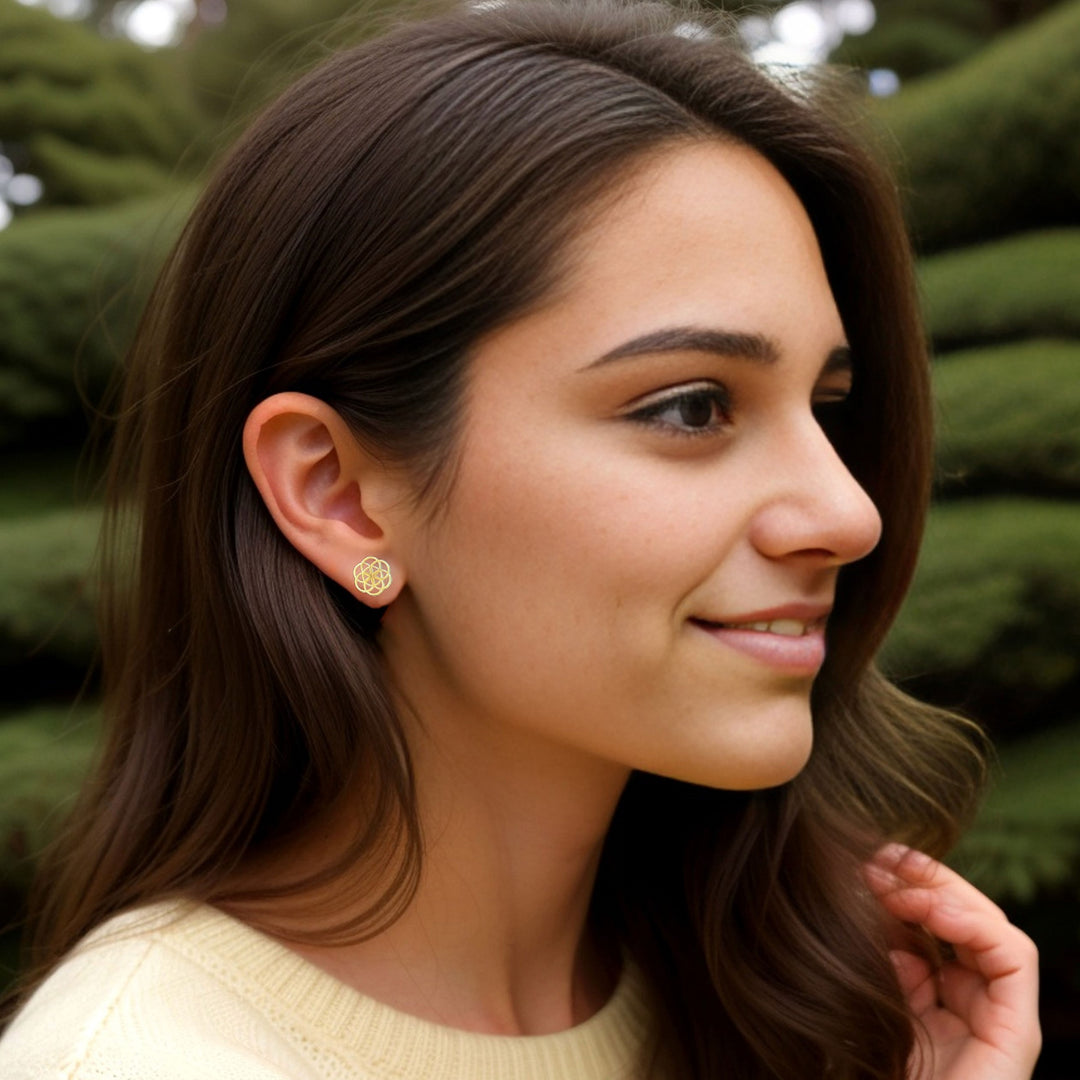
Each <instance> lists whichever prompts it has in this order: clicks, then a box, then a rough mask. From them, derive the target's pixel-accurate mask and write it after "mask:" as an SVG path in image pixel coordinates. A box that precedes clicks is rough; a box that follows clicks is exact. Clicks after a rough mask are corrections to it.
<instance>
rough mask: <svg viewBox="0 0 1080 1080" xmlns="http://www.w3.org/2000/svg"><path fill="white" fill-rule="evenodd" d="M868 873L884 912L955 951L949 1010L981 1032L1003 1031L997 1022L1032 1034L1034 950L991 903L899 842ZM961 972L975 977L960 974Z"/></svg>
mask: <svg viewBox="0 0 1080 1080" xmlns="http://www.w3.org/2000/svg"><path fill="white" fill-rule="evenodd" d="M866 871H867V872H866V881H867V885H868V887H869V888H870V889H871V891H873V892H874V894H875V895H876V896H877V898H878V900H879V902H880V903H881V904H882V906H883V907H884V908H885V909H886V910H887V911H889V912H890V913H891V914H892V915H893V916H895V917H896V918H898V919H901V920H903V921H905V922H914V923H918V924H920V925H922V926H923V927H925V928H926V929H927V930H928V931H929V932H930V933H932V934H933V935H934V936H936V937H938V938H940V939H941V940H943V941H946V942H949V943H950V944H952V945H954V946H955V947H956V953H957V962H956V964H953V965H949V968H950V969H955V973H950V974H949V976H948V979H949V983H948V986H949V993H950V995H951V997H952V1002H953V1004H954V1005H955V1007H956V1008H955V1009H953V1008H952V1006H950V1011H955V1012H956V1015H959V1016H963V1017H965V1018H966V1019H967V1020H968V1021H969V1022H970V1023H972V1025H973V1026H977V1027H978V1028H980V1029H981V1030H982V1031H984V1032H989V1031H990V1029H991V1028H993V1029H996V1030H997V1031H999V1032H1000V1031H1002V1030H1003V1029H1002V1026H1001V1025H1002V1024H1004V1025H1005V1027H1007V1028H1009V1029H1011V1030H1014V1031H1021V1030H1036V1029H1037V1026H1038V1021H1037V999H1038V989H1037V986H1038V962H1037V953H1036V950H1035V947H1034V945H1033V944H1032V942H1031V940H1030V939H1029V938H1028V937H1027V936H1026V935H1025V934H1023V933H1022V932H1021V931H1020V930H1018V929H1017V928H1016V927H1014V926H1013V925H1012V924H1011V923H1010V922H1009V921H1008V919H1007V918H1006V917H1005V915H1004V913H1003V912H1002V911H1001V909H1000V908H998V907H997V905H996V904H994V903H992V902H991V901H990V900H989V899H988V898H987V897H985V896H984V895H983V894H982V893H980V892H979V891H978V889H976V888H975V887H974V886H973V885H971V884H970V883H969V882H966V881H964V879H963V878H961V877H960V876H959V875H958V874H956V873H955V872H954V871H952V870H950V869H949V868H948V867H946V866H944V865H942V864H941V863H939V862H937V860H935V859H931V858H930V857H929V856H927V855H924V854H922V853H921V852H913V851H911V849H907V848H903V847H900V846H898V845H890V846H889V847H887V848H884V849H882V851H881V852H879V854H878V856H876V857H875V858H874V859H873V860H872V861H871V862H870V863H869V864H867V867H866ZM965 971H966V972H968V973H970V974H972V975H973V976H974V978H966V977H965V976H964V975H962V974H959V972H965Z"/></svg>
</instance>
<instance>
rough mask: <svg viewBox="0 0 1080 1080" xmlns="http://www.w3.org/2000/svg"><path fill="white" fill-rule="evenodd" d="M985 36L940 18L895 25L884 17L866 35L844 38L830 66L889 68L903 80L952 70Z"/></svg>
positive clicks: (980, 43)
mask: <svg viewBox="0 0 1080 1080" xmlns="http://www.w3.org/2000/svg"><path fill="white" fill-rule="evenodd" d="M986 36H987V35H983V34H979V33H974V32H972V31H971V30H967V29H964V28H961V27H956V26H951V25H949V24H948V23H943V22H942V21H940V20H939V19H936V18H934V17H928V16H921V17H920V16H916V17H913V18H908V19H905V20H904V21H901V22H897V21H893V20H886V18H885V17H884V16H883V17H882V19H881V20H879V22H878V23H877V25H875V26H874V28H873V30H871V31H870V32H869V33H868V34H866V35H865V36H862V37H849V38H845V39H844V42H843V44H842V45H841V46H840V47H839V48H838V49H837V50H836V51H835V52H834V53H833V54H832V55H831V56H830V57H829V60H830V61H831V62H832V63H839V64H849V65H853V66H855V67H860V68H865V69H870V68H889V69H891V70H892V71H895V72H896V74H897V75H899V76H900V78H901V79H902V80H907V79H914V78H918V77H919V76H920V75H926V74H929V73H930V72H932V71H939V70H940V69H941V68H947V67H952V66H953V65H954V64H959V63H961V62H962V61H964V60H967V59H968V58H969V57H971V56H974V55H975V53H977V52H978V51H979V50H980V49H981V48H982V47H983V46H984V45H985V44H986Z"/></svg>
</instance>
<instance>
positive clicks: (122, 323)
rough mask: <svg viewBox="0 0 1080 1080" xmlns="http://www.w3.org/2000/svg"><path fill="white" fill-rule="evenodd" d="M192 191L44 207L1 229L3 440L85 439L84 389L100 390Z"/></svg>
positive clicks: (94, 394) (94, 397)
mask: <svg viewBox="0 0 1080 1080" xmlns="http://www.w3.org/2000/svg"><path fill="white" fill-rule="evenodd" d="M189 201H190V195H189V193H188V192H187V190H186V189H185V190H184V191H183V192H178V193H175V194H172V195H170V196H168V197H166V198H162V199H156V200H151V201H147V202H136V203H127V204H125V205H124V206H120V207H111V208H107V209H71V210H51V211H43V212H41V213H38V214H34V215H29V216H27V217H26V218H24V219H21V220H18V221H16V222H15V223H14V224H13V225H11V226H10V227H9V228H7V229H6V230H4V231H3V232H0V448H2V447H4V446H5V445H8V446H10V445H12V444H15V443H20V442H21V443H23V444H26V443H30V442H34V441H35V440H36V439H37V437H38V435H40V433H41V432H43V431H44V432H47V433H48V436H49V438H50V439H52V438H57V437H58V438H61V439H62V438H67V439H68V441H69V442H72V443H74V444H76V445H77V444H78V443H79V442H80V441H81V440H82V438H83V437H84V436H85V432H86V424H85V409H84V406H83V402H82V398H83V397H85V398H88V399H89V401H90V402H92V403H96V402H98V401H99V400H100V397H101V394H102V391H103V389H104V387H105V386H106V385H107V383H108V381H109V379H110V377H111V375H112V373H113V371H114V369H115V367H116V364H117V362H118V360H119V357H120V356H121V355H122V354H123V351H124V347H125V345H126V343H127V341H128V338H129V336H130V332H131V329H132V327H133V325H134V323H135V320H136V317H137V313H138V310H139V308H140V306H141V305H142V303H143V302H144V301H145V297H146V294H147V292H148V290H149V287H150V286H151V285H152V283H153V277H154V274H155V272H156V270H157V266H158V264H159V262H160V260H161V258H162V257H163V255H164V251H165V249H166V246H167V245H168V244H170V243H171V242H172V240H173V238H174V237H175V235H176V232H177V230H178V228H179V224H180V220H181V218H182V215H183V213H184V211H185V210H186V209H187V207H188V205H189Z"/></svg>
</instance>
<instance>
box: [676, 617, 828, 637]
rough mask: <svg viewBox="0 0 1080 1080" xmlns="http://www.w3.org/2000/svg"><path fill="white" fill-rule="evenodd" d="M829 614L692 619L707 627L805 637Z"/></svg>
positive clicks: (821, 624) (821, 625) (820, 624)
mask: <svg viewBox="0 0 1080 1080" xmlns="http://www.w3.org/2000/svg"><path fill="white" fill-rule="evenodd" d="M826 618H827V616H825V615H820V616H818V618H816V619H771V620H769V621H768V622H711V621H710V620H708V619H692V620H691V622H695V623H697V624H698V625H699V626H702V627H705V628H706V629H720V630H753V631H756V632H757V633H760V634H779V635H780V637H805V636H806V635H807V634H813V633H816V632H817V631H818V630H821V629H822V628H823V627H824V626H825V620H826Z"/></svg>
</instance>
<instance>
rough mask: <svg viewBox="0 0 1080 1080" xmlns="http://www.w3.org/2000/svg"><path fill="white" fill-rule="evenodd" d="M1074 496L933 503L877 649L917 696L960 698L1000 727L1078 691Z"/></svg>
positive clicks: (1079, 599) (1077, 511) (1079, 574)
mask: <svg viewBox="0 0 1080 1080" xmlns="http://www.w3.org/2000/svg"><path fill="white" fill-rule="evenodd" d="M1077 610H1080V504H1077V503H1069V502H1054V501H1050V500H1040V499H1020V498H1002V499H970V500H961V501H958V502H953V503H945V504H942V505H939V506H936V507H935V508H934V510H933V512H932V514H931V517H930V523H929V526H928V529H927V535H926V542H925V545H924V548H923V554H922V558H921V560H920V563H919V568H918V571H917V573H916V576H915V582H914V584H913V586H912V590H911V594H910V595H909V597H908V600H907V602H906V603H905V605H904V608H903V610H902V611H901V613H900V617H899V619H898V620H897V624H896V626H895V627H894V629H893V632H892V634H891V635H890V637H889V639H888V641H887V642H886V645H885V648H884V650H883V653H882V662H883V665H884V667H885V669H886V671H888V672H889V673H890V674H891V675H893V676H894V677H897V678H901V679H905V680H910V681H911V685H912V688H913V689H914V690H915V691H916V692H917V693H918V694H919V695H920V696H927V697H930V698H932V699H936V700H938V701H943V702H945V703H947V704H955V703H956V700H957V697H959V698H960V699H962V700H963V701H964V703H965V704H966V705H967V707H969V708H971V709H972V710H973V711H974V712H975V713H976V715H977V716H979V718H980V719H983V720H985V721H987V722H988V723H989V724H990V725H991V726H993V727H995V728H996V729H997V730H998V731H999V732H1000V731H1003V730H1006V729H1007V728H1009V727H1010V726H1011V727H1013V728H1016V727H1020V726H1029V725H1030V723H1031V715H1029V714H1032V715H1037V716H1039V717H1041V719H1043V720H1045V718H1046V715H1047V714H1053V713H1054V711H1055V710H1057V709H1059V708H1060V707H1061V702H1062V701H1063V700H1067V699H1068V695H1069V694H1070V693H1071V692H1075V690H1076V689H1077V688H1080V620H1077V618H1076V612H1077Z"/></svg>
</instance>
